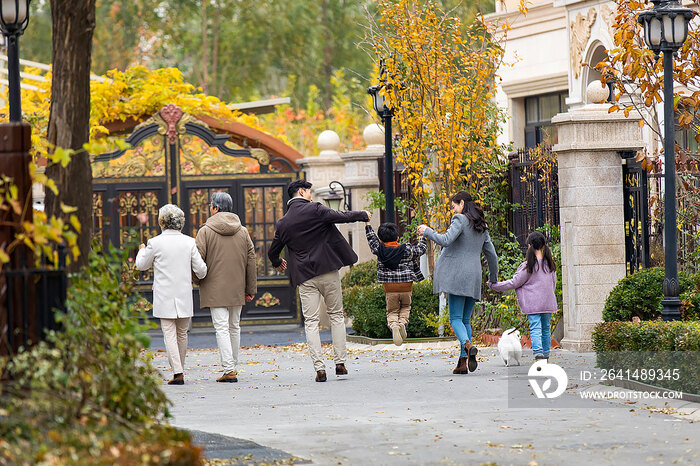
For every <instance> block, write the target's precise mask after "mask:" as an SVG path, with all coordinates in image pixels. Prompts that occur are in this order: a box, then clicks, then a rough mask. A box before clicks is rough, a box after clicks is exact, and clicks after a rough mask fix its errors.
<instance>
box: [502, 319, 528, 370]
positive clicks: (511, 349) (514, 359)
mask: <svg viewBox="0 0 700 466" xmlns="http://www.w3.org/2000/svg"><path fill="white" fill-rule="evenodd" d="M498 352H499V353H501V358H502V359H503V362H504V363H505V365H506V366H515V365H518V366H519V365H520V356H522V354H523V347H522V345H521V344H520V332H519V331H518V330H516V329H514V328H509V329H508V330H506V331H505V332H503V336H501V339H500V340H498Z"/></svg>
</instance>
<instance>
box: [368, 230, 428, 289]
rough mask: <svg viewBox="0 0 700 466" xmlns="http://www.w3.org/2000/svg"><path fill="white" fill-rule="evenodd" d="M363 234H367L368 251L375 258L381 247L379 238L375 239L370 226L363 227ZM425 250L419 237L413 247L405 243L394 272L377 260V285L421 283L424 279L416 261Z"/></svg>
mask: <svg viewBox="0 0 700 466" xmlns="http://www.w3.org/2000/svg"><path fill="white" fill-rule="evenodd" d="M365 233H366V234H367V242H368V243H369V249H370V250H371V251H372V254H374V255H375V256H376V255H377V253H378V251H379V247H380V245H381V246H383V245H382V244H381V243H380V241H379V238H377V234H376V233H375V232H374V230H373V229H372V227H371V226H370V225H367V226H366V227H365ZM426 249H427V244H426V242H425V238H424V237H422V236H421V238H420V240H419V241H418V244H417V245H415V246H414V245H412V244H408V243H406V252H405V253H404V257H403V258H402V259H401V262H400V263H399V267H398V268H397V269H396V270H391V269H390V268H389V267H387V266H385V265H384V264H383V263H382V262H381V261H379V260H378V261H377V281H378V282H379V283H406V282H419V281H422V280H423V279H424V277H423V274H422V273H421V271H420V266H419V265H418V259H419V258H420V256H422V255H423V254H425V251H426Z"/></svg>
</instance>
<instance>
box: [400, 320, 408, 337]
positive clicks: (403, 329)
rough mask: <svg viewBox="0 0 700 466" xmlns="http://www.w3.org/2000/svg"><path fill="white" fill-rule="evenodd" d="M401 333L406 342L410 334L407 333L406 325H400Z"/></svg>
mask: <svg viewBox="0 0 700 466" xmlns="http://www.w3.org/2000/svg"><path fill="white" fill-rule="evenodd" d="M399 332H400V333H401V338H402V339H404V340H406V339H407V338H408V334H407V333H406V326H405V325H404V324H399Z"/></svg>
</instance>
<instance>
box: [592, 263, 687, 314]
mask: <svg viewBox="0 0 700 466" xmlns="http://www.w3.org/2000/svg"><path fill="white" fill-rule="evenodd" d="M678 281H679V284H680V292H681V299H682V300H683V301H684V305H683V308H682V309H681V312H682V315H683V320H694V319H697V318H698V315H700V296H699V294H700V290H699V287H698V284H697V283H698V281H700V277H699V276H697V275H696V276H694V277H693V276H690V275H688V274H686V273H683V272H680V273H679V274H678ZM663 282H664V269H662V268H660V267H655V268H649V269H644V270H640V271H638V272H636V273H635V274H634V275H630V276H628V277H625V278H623V279H622V280H620V281H619V282H618V283H617V285H615V287H614V288H613V289H612V291H611V292H610V294H609V295H608V297H607V299H606V300H605V307H604V308H603V320H604V321H606V322H614V321H616V320H622V321H628V322H629V321H630V320H632V317H639V318H640V319H641V320H655V319H658V318H659V317H661V310H660V303H661V300H662V299H663V297H664V293H663Z"/></svg>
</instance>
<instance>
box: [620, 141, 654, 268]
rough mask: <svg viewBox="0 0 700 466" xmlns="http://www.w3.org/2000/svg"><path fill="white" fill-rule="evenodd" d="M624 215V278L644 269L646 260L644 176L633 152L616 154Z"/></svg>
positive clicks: (647, 224) (648, 261)
mask: <svg viewBox="0 0 700 466" xmlns="http://www.w3.org/2000/svg"><path fill="white" fill-rule="evenodd" d="M620 155H621V157H622V159H623V161H624V164H623V165H622V194H623V197H624V215H625V262H626V265H627V275H631V274H633V273H634V272H636V271H637V270H639V269H642V268H647V267H649V264H650V257H649V196H648V191H649V188H648V182H647V174H646V172H645V171H644V169H643V168H642V164H641V163H640V162H637V161H636V160H635V155H636V154H635V153H634V152H622V153H620Z"/></svg>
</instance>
